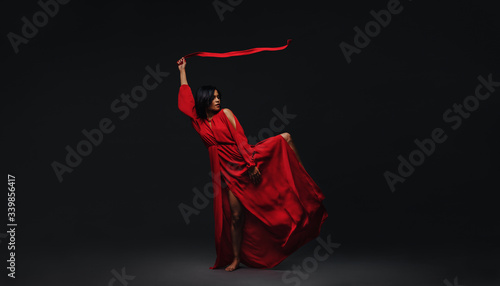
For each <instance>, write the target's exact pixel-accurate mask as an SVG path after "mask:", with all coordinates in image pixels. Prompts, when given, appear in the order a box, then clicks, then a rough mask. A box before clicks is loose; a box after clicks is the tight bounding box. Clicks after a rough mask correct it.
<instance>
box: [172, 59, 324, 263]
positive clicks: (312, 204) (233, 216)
mask: <svg viewBox="0 0 500 286" xmlns="http://www.w3.org/2000/svg"><path fill="white" fill-rule="evenodd" d="M177 64H178V68H179V72H180V80H181V86H180V88H179V95H178V106H179V109H180V110H181V111H182V112H183V113H184V114H186V115H187V116H189V117H190V119H191V124H192V126H193V127H194V129H195V130H196V132H198V134H199V135H200V137H201V139H202V140H203V143H204V144H205V146H206V147H207V148H208V151H209V157H210V167H211V170H212V174H213V176H212V182H213V188H214V215H215V242H216V243H215V246H216V250H217V259H216V262H215V264H214V265H213V266H212V267H210V269H216V268H219V267H223V266H224V265H228V264H229V265H228V266H227V267H226V268H225V270H226V271H233V270H235V269H237V268H238V267H239V263H240V262H241V263H244V264H245V265H247V266H250V267H255V268H272V267H274V266H276V265H277V264H279V263H280V262H281V261H283V260H284V259H285V258H286V257H287V256H289V255H290V254H291V253H293V252H294V251H295V250H297V249H298V248H299V247H301V246H302V245H304V244H305V243H307V242H309V241H310V240H312V239H314V238H315V237H317V236H318V235H319V232H320V229H321V226H322V224H323V222H324V221H325V219H326V218H327V217H328V214H327V212H326V210H325V208H324V206H323V204H322V201H323V199H324V195H323V193H322V192H321V190H320V188H319V187H318V186H317V185H316V183H315V182H314V181H313V180H312V178H311V177H310V176H309V175H308V174H307V172H306V171H305V169H304V167H303V166H302V162H301V161H300V158H299V155H298V153H297V149H296V148H295V145H294V144H293V141H292V138H291V136H290V134H289V133H286V132H285V133H282V134H280V135H276V136H273V137H270V138H267V139H265V140H262V141H260V142H259V143H257V144H255V145H249V144H248V140H247V138H246V136H245V133H244V131H243V128H242V127H241V125H240V123H239V121H238V119H237V117H236V116H235V115H234V114H233V113H232V111H231V110H230V109H228V108H222V109H221V94H220V93H219V91H218V90H217V89H216V88H215V87H213V86H203V87H201V88H199V89H198V91H197V94H196V100H195V98H194V97H193V94H192V92H191V88H190V87H189V85H188V83H187V78H186V59H185V58H181V59H180V60H179V61H177ZM221 111H222V112H221Z"/></svg>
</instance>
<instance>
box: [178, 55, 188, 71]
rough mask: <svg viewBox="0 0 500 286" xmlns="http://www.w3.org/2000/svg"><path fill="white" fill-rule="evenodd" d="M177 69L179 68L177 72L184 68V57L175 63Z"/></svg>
mask: <svg viewBox="0 0 500 286" xmlns="http://www.w3.org/2000/svg"><path fill="white" fill-rule="evenodd" d="M177 67H178V68H179V71H182V70H184V69H185V68H186V59H185V58H184V57H182V58H180V59H179V60H178V61H177Z"/></svg>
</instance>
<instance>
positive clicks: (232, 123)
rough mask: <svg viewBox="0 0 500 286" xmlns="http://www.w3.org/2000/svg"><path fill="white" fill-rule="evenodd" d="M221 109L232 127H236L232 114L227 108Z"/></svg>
mask: <svg viewBox="0 0 500 286" xmlns="http://www.w3.org/2000/svg"><path fill="white" fill-rule="evenodd" d="M222 111H224V113H225V114H226V117H227V119H229V122H231V125H233V127H234V129H236V121H235V120H234V114H233V112H232V111H231V109H229V108H223V109H222Z"/></svg>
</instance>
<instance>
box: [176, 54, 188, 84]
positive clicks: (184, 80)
mask: <svg viewBox="0 0 500 286" xmlns="http://www.w3.org/2000/svg"><path fill="white" fill-rule="evenodd" d="M177 67H178V68H179V72H180V75H181V85H183V84H188V82H187V78H186V59H185V58H184V57H182V58H181V59H180V60H178V61H177Z"/></svg>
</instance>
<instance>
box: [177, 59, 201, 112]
mask: <svg viewBox="0 0 500 286" xmlns="http://www.w3.org/2000/svg"><path fill="white" fill-rule="evenodd" d="M177 65H178V67H179V72H180V75H181V87H180V88H179V96H178V105H179V110H180V111H182V112H183V113H184V114H186V115H187V116H189V117H191V119H196V118H197V117H198V115H197V114H196V107H195V102H194V97H193V93H192V91H191V88H190V87H189V85H188V83H187V79H186V59H184V58H181V59H180V60H179V61H177Z"/></svg>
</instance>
